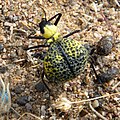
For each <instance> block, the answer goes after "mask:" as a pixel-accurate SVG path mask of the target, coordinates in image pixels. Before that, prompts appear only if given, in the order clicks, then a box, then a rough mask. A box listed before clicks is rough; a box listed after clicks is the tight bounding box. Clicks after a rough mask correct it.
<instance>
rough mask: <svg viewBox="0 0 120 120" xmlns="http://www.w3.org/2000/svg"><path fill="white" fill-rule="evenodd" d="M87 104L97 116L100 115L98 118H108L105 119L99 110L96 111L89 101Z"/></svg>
mask: <svg viewBox="0 0 120 120" xmlns="http://www.w3.org/2000/svg"><path fill="white" fill-rule="evenodd" d="M89 106H90V109H91V110H92V111H93V112H94V113H95V114H96V115H97V116H98V117H100V118H101V119H103V120H108V119H106V118H105V117H104V116H102V115H101V114H100V113H99V112H97V111H96V110H95V109H94V108H93V106H92V105H91V102H89Z"/></svg>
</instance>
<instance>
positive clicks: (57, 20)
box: [48, 13, 62, 26]
mask: <svg viewBox="0 0 120 120" xmlns="http://www.w3.org/2000/svg"><path fill="white" fill-rule="evenodd" d="M61 16H62V14H61V13H58V14H56V15H55V16H53V17H51V18H50V19H49V20H48V22H49V21H51V20H52V19H54V18H56V17H57V19H56V21H55V23H54V25H55V26H57V24H58V22H59V20H60V18H61Z"/></svg>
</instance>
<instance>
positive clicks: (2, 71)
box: [0, 66, 8, 74]
mask: <svg viewBox="0 0 120 120" xmlns="http://www.w3.org/2000/svg"><path fill="white" fill-rule="evenodd" d="M7 70H8V68H7V67H6V66H4V67H3V66H0V73H2V74H4V73H5V72H6V71H7Z"/></svg>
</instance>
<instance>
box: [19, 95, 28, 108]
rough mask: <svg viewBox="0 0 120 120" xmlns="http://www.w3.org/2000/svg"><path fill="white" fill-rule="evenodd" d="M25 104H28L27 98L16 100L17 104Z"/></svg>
mask: <svg viewBox="0 0 120 120" xmlns="http://www.w3.org/2000/svg"><path fill="white" fill-rule="evenodd" d="M26 103H28V96H22V97H19V98H18V99H17V104H18V105H21V106H24V105H25V104H26Z"/></svg>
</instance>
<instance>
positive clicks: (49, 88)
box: [42, 71, 51, 96]
mask: <svg viewBox="0 0 120 120" xmlns="http://www.w3.org/2000/svg"><path fill="white" fill-rule="evenodd" d="M44 75H45V73H44V71H43V72H42V82H43V84H44V85H45V87H46V88H47V90H48V92H49V96H50V93H51V90H50V88H49V87H48V85H47V84H46V83H45V81H44Z"/></svg>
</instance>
